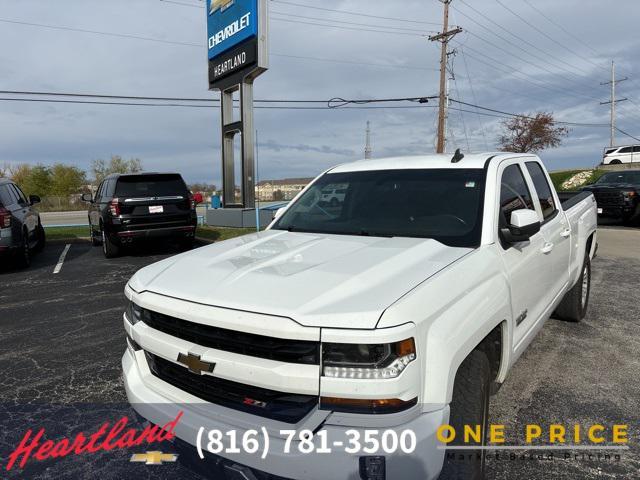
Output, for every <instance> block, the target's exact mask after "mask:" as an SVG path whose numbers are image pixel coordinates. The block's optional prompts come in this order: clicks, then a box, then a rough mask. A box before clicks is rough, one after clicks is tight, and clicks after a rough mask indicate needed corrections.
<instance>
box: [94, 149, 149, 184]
mask: <svg viewBox="0 0 640 480" xmlns="http://www.w3.org/2000/svg"><path fill="white" fill-rule="evenodd" d="M91 171H92V173H93V176H94V178H95V181H96V183H100V182H101V181H102V180H104V178H105V177H106V176H108V175H111V174H112V173H138V172H141V171H142V161H141V160H140V159H139V158H130V159H129V160H125V159H124V158H122V157H121V156H120V155H113V156H112V157H111V159H110V160H109V162H106V161H104V160H102V159H98V160H94V161H93V162H92V164H91Z"/></svg>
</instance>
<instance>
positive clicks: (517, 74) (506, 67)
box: [464, 45, 591, 101]
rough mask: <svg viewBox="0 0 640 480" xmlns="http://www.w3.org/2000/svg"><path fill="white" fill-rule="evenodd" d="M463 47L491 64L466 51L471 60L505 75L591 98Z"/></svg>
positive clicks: (556, 91) (561, 91)
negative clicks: (532, 76)
mask: <svg viewBox="0 0 640 480" xmlns="http://www.w3.org/2000/svg"><path fill="white" fill-rule="evenodd" d="M464 48H466V49H467V50H469V51H471V52H473V53H474V54H476V55H479V56H481V57H484V58H486V59H488V60H489V61H490V62H491V63H492V64H493V65H489V64H487V62H486V61H482V60H480V59H478V58H476V57H474V56H473V55H470V54H468V53H467V55H469V58H472V59H473V60H475V61H476V62H479V63H482V64H483V65H485V66H489V67H490V68H494V69H498V70H500V71H502V72H504V73H506V74H507V75H513V76H515V77H516V78H519V79H520V80H522V81H525V82H527V83H530V84H531V85H534V86H536V87H538V88H543V89H545V90H549V91H552V92H555V93H560V94H562V95H569V96H572V97H575V98H577V99H579V100H582V101H584V98H589V100H591V98H590V97H588V96H585V95H581V94H576V93H574V92H573V91H572V90H571V89H562V88H560V87H556V86H554V84H552V83H550V82H546V81H544V80H538V79H536V80H534V79H533V78H531V77H530V76H529V75H527V74H525V73H522V72H521V71H520V70H518V69H516V68H514V67H513V66H511V65H508V64H505V63H504V62H502V61H501V60H496V59H495V58H493V57H490V56H489V55H486V54H485V53H483V52H481V51H479V50H476V49H475V48H473V47H470V46H468V45H465V46H464Z"/></svg>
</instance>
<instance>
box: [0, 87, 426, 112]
mask: <svg viewBox="0 0 640 480" xmlns="http://www.w3.org/2000/svg"><path fill="white" fill-rule="evenodd" d="M0 95H33V96H48V97H83V98H101V99H112V100H150V101H175V102H215V103H219V102H220V100H219V99H217V98H187V97H149V96H140V95H128V96H126V95H107V94H93V93H76V92H72V93H69V92H35V91H19V90H0ZM434 98H437V97H436V96H430V97H395V98H365V99H350V100H345V99H344V98H338V97H336V98H332V99H330V100H317V99H315V100H303V99H292V100H287V99H257V100H254V101H255V102H256V103H322V104H326V105H327V107H329V108H338V107H341V106H344V105H348V104H357V105H366V104H370V103H390V102H419V103H427V102H428V100H431V99H434Z"/></svg>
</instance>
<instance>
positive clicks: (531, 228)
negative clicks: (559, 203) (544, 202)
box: [500, 209, 540, 243]
mask: <svg viewBox="0 0 640 480" xmlns="http://www.w3.org/2000/svg"><path fill="white" fill-rule="evenodd" d="M539 231H540V218H539V217H538V214H537V213H536V212H535V211H534V210H528V209H522V210H515V211H514V212H512V213H511V220H510V224H509V226H508V227H507V228H502V229H500V233H501V234H502V238H503V239H504V241H505V242H507V243H518V242H526V241H527V240H529V239H530V238H531V237H533V236H534V235H535V234H536V233H538V232H539Z"/></svg>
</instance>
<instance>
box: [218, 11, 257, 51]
mask: <svg viewBox="0 0 640 480" xmlns="http://www.w3.org/2000/svg"><path fill="white" fill-rule="evenodd" d="M250 16H251V12H249V13H246V14H245V15H243V16H242V17H240V19H239V20H236V21H235V22H233V23H232V24H231V25H227V26H226V27H224V28H223V29H222V30H220V31H219V32H218V33H216V34H215V35H212V36H211V37H209V50H211V49H212V48H213V47H215V46H216V45H219V44H220V43H222V42H224V41H225V40H227V39H228V38H231V37H233V36H234V35H235V34H237V33H239V32H241V31H242V30H244V29H245V28H247V27H249V26H250Z"/></svg>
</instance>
